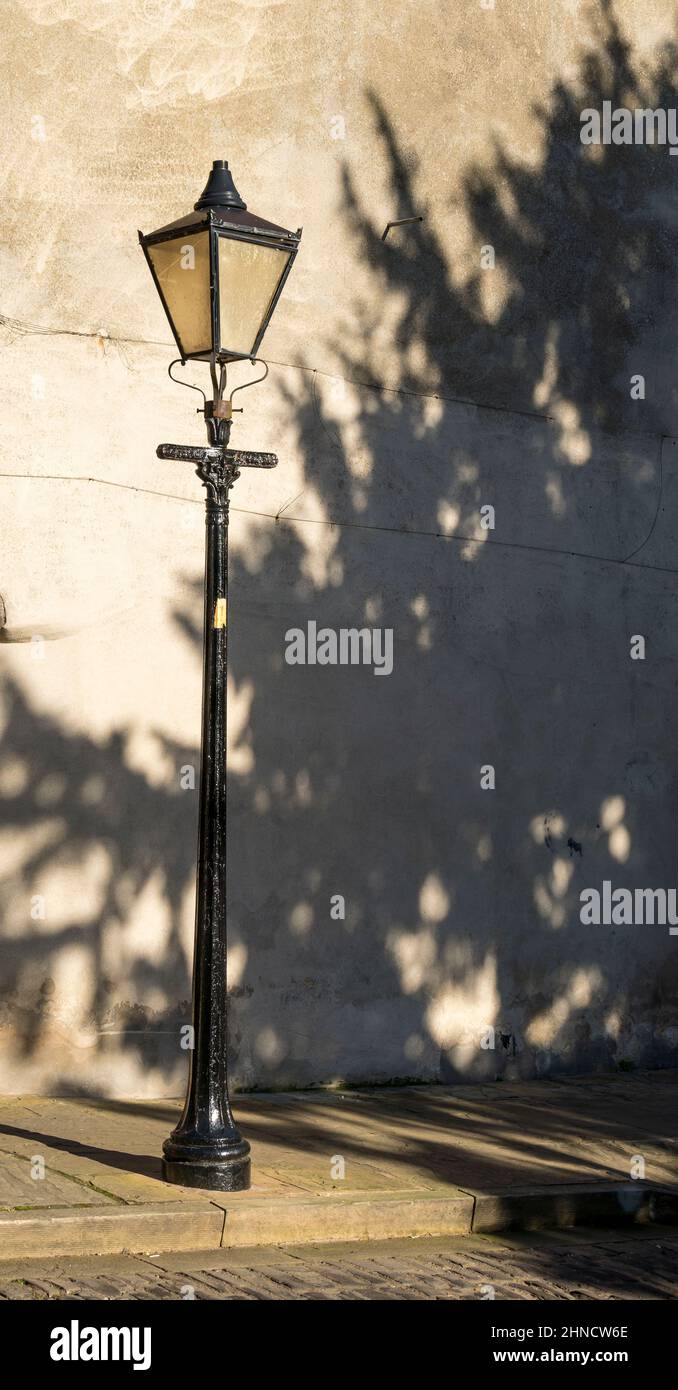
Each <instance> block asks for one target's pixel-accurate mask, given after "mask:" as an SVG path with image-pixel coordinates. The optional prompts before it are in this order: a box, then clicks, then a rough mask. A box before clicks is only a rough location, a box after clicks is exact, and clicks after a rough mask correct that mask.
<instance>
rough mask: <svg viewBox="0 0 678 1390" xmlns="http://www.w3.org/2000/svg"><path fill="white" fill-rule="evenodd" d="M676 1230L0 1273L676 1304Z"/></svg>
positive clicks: (288, 1291) (33, 1295)
mask: <svg viewBox="0 0 678 1390" xmlns="http://www.w3.org/2000/svg"><path fill="white" fill-rule="evenodd" d="M677 1297H678V1233H677V1232H676V1231H675V1230H674V1229H672V1228H669V1229H667V1228H662V1227H657V1228H654V1229H653V1230H651V1231H649V1230H647V1229H646V1230H645V1231H642V1230H640V1229H636V1230H635V1231H634V1232H632V1233H627V1232H624V1233H621V1232H619V1231H596V1232H595V1234H593V1233H591V1232H586V1233H584V1232H583V1231H578V1232H572V1233H569V1234H567V1235H565V1234H563V1233H562V1232H559V1233H558V1234H557V1235H548V1236H544V1235H539V1234H533V1235H532V1236H530V1237H529V1238H528V1237H526V1236H522V1237H510V1236H509V1237H498V1236H480V1237H478V1236H469V1237H466V1238H463V1237H446V1238H438V1239H437V1240H427V1239H422V1240H414V1241H413V1240H407V1241H402V1240H390V1241H383V1242H382V1241H377V1242H374V1243H373V1242H370V1243H369V1244H366V1243H365V1242H360V1243H358V1244H353V1245H342V1244H337V1245H331V1246H324V1247H314V1246H306V1247H303V1246H297V1247H293V1246H287V1247H276V1248H274V1249H271V1248H270V1247H269V1248H266V1249H260V1250H217V1251H194V1252H184V1253H183V1254H174V1255H171V1254H170V1255H157V1256H136V1257H130V1256H128V1257H121V1256H108V1257H106V1256H103V1257H99V1258H98V1259H93V1258H92V1257H91V1256H90V1257H89V1258H87V1257H85V1258H83V1257H80V1258H76V1259H65V1260H51V1261H50V1262H49V1264H47V1265H43V1264H42V1263H40V1262H39V1261H30V1262H29V1263H27V1262H26V1261H24V1262H23V1264H22V1265H21V1266H19V1265H16V1264H15V1265H14V1266H13V1267H12V1266H5V1267H4V1268H3V1267H2V1266H0V1301H6V1300H17V1299H21V1300H46V1299H62V1300H63V1299H73V1300H90V1299H94V1300H122V1301H129V1300H154V1301H158V1300H169V1299H181V1300H198V1301H201V1300H202V1301H210V1300H217V1301H221V1300H227V1299H244V1300H248V1301H253V1300H254V1301H270V1300H276V1301H277V1300H297V1301H298V1300H301V1301H310V1300H313V1301H319V1300H322V1301H327V1300H330V1301H336V1300H356V1301H364V1300H366V1299H370V1300H372V1299H375V1300H383V1299H401V1300H406V1301H410V1300H427V1301H428V1300H434V1301H435V1300H440V1299H444V1300H451V1299H460V1300H464V1299H466V1300H469V1299H495V1300H497V1301H504V1300H508V1301H523V1300H530V1301H534V1300H536V1301H540V1300H543V1299H553V1300H556V1299H557V1300H563V1301H574V1300H588V1299H605V1300H609V1299H652V1300H674V1299H676V1298H677Z"/></svg>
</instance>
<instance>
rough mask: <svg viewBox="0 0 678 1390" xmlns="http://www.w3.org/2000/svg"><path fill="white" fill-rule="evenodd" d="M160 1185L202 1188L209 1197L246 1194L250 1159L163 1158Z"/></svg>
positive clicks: (245, 1157) (237, 1157) (246, 1155)
mask: <svg viewBox="0 0 678 1390" xmlns="http://www.w3.org/2000/svg"><path fill="white" fill-rule="evenodd" d="M163 1181H165V1183H178V1184H179V1186H181V1187H203V1188H206V1190H208V1191H213V1193H246V1191H247V1188H249V1186H250V1155H249V1152H247V1154H245V1155H233V1156H232V1158H225V1156H224V1155H220V1158H213V1159H207V1161H206V1159H196V1158H185V1159H183V1158H182V1159H175V1158H164V1159H163Z"/></svg>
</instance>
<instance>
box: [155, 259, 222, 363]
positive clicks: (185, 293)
mask: <svg viewBox="0 0 678 1390" xmlns="http://www.w3.org/2000/svg"><path fill="white" fill-rule="evenodd" d="M147 250H148V255H149V258H150V261H151V264H152V266H153V269H154V271H155V274H156V276H157V279H158V284H159V285H160V288H161V290H162V293H163V295H164V297H165V303H166V304H167V308H168V310H169V314H170V317H171V319H172V322H173V324H174V328H175V330H176V334H177V337H178V339H179V342H180V344H181V348H182V351H183V353H184V355H185V356H187V357H188V356H190V355H191V354H193V353H198V352H210V351H211V349H212V313H211V303H210V251H209V233H208V232H207V231H204V232H194V233H192V234H190V235H189V236H179V237H176V238H173V239H172V240H171V241H159V242H156V244H155V245H154V246H148V247H147Z"/></svg>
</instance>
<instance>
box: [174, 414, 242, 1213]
mask: <svg viewBox="0 0 678 1390" xmlns="http://www.w3.org/2000/svg"><path fill="white" fill-rule="evenodd" d="M223 433H226V431H223ZM223 433H222V440H223V443H224V444H225V443H226V442H227V434H226V438H225V439H223ZM173 447H174V446H171V445H167V446H161V448H165V449H167V450H170V449H172V448H173ZM160 452H161V450H160V449H159V450H158V453H159V454H160ZM216 452H217V451H216V450H190V451H189V450H186V451H185V454H184V456H185V455H186V454H192V456H193V457H194V458H197V457H201V459H202V461H201V462H200V463H199V466H198V468H197V469H196V471H197V474H198V477H199V478H200V479H201V481H202V482H203V483H204V485H205V488H206V490H207V499H206V504H205V505H206V512H205V527H206V535H205V617H204V631H203V699H202V749H201V760H200V820H199V831H198V866H197V893H196V914H195V957H194V964H193V1030H194V1033H193V1048H192V1049H191V1052H190V1063H189V1078H188V1091H187V1095H186V1104H185V1106H184V1112H183V1115H182V1117H181V1119H180V1121H179V1124H178V1125H177V1127H176V1129H175V1130H173V1131H172V1133H171V1135H170V1137H169V1139H166V1140H165V1143H164V1144H163V1154H164V1158H163V1165H162V1166H163V1176H164V1178H165V1181H166V1182H174V1183H182V1184H183V1185H184V1186H185V1187H203V1188H212V1189H216V1190H218V1191H220V1192H236V1191H241V1190H243V1189H244V1188H248V1187H249V1185H250V1157H249V1154H250V1146H249V1144H248V1143H247V1140H246V1139H243V1138H242V1135H241V1134H240V1131H239V1130H238V1129H237V1127H236V1124H235V1121H234V1119H233V1114H232V1112H231V1104H230V1100H229V1095H228V1078H227V1061H226V1053H227V1041H228V1039H227V1000H226V673H227V643H228V637H227V633H228V628H227V620H228V504H229V491H230V488H231V487H232V486H233V483H234V482H235V479H236V478H237V477H238V469H237V466H236V462H235V457H229V454H228V452H227V451H226V450H225V449H224V450H223V452H222V454H221V456H220V457H211V458H210V457H208V455H209V454H216ZM164 456H168V455H164ZM170 456H172V457H177V456H178V455H177V453H176V452H174V453H173V454H172V455H170Z"/></svg>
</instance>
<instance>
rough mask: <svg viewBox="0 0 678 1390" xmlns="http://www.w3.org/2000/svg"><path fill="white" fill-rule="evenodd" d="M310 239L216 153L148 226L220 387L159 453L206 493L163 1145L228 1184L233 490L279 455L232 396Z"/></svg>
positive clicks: (167, 298)
mask: <svg viewBox="0 0 678 1390" xmlns="http://www.w3.org/2000/svg"><path fill="white" fill-rule="evenodd" d="M300 237H301V230H299V231H297V232H289V231H286V230H285V229H284V228H283V227H278V226H276V225H275V224H274V223H272V222H267V221H265V220H264V219H263V218H260V217H256V216H255V215H254V214H253V213H251V212H248V210H247V207H246V204H245V203H244V202H243V200H242V198H241V197H240V194H239V193H238V191H237V189H236V187H235V184H234V183H233V179H232V177H231V174H230V171H229V168H228V164H227V163H226V162H225V161H224V160H216V161H215V163H214V165H213V167H212V172H211V174H210V177H209V179H208V182H207V186H206V188H205V190H204V192H203V194H202V196H201V198H200V199H199V200H198V202H197V203H196V204H195V208H194V210H193V212H192V213H189V215H188V216H187V217H183V218H180V219H179V220H178V221H176V222H173V223H171V224H170V225H169V226H166V227H161V228H160V229H159V230H158V231H156V232H150V233H149V234H148V235H146V236H143V235H142V233H141V232H140V233H139V240H140V242H141V246H142V248H143V251H144V254H145V256H146V260H147V262H148V265H149V267H150V270H151V274H152V275H153V279H154V281H155V285H156V288H157V290H158V293H159V295H160V298H161V300H162V303H163V307H164V309H165V312H166V314H167V317H168V319H169V323H170V327H171V329H172V332H173V334H174V337H175V339H176V343H177V347H178V349H179V352H180V354H181V362H182V364H183V363H185V362H186V361H191V360H195V361H203V362H208V363H209V365H210V372H211V378H212V384H213V398H212V400H207V399H205V407H204V411H203V412H202V413H203V414H204V416H205V423H206V426H207V437H208V447H206V448H201V447H196V446H192V445H180V444H161V445H159V447H158V450H157V454H158V457H159V458H163V459H177V460H180V461H182V462H187V463H193V464H195V468H196V472H197V475H198V477H199V478H200V480H201V482H202V483H203V484H204V486H205V490H206V494H207V496H206V503H205V527H206V537H205V604H204V629H203V696H202V745H201V759H200V812H199V828H198V860H197V880H196V914H195V952H194V962H193V1005H192V1020H193V1038H192V1042H193V1046H192V1048H191V1050H190V1053H189V1058H190V1062H189V1078H188V1089H187V1094H186V1103H185V1106H184V1110H183V1114H182V1116H181V1119H180V1121H179V1123H178V1125H177V1127H176V1129H174V1130H173V1131H172V1133H171V1135H170V1136H169V1138H168V1139H166V1140H165V1143H164V1144H163V1155H164V1157H163V1176H164V1178H165V1181H166V1182H174V1183H181V1184H182V1185H184V1186H186V1187H202V1188H211V1189H213V1190H215V1189H216V1190H218V1191H221V1192H235V1191H242V1190H243V1189H245V1188H248V1187H249V1185H250V1157H249V1154H250V1146H249V1144H248V1142H247V1140H246V1139H243V1137H242V1135H241V1134H240V1131H239V1130H238V1128H237V1126H236V1124H235V1121H234V1119H233V1114H232V1111H231V1104H230V1100H229V1094H228V1076H227V999H226V675H227V630H228V629H227V621H228V508H229V494H230V490H231V488H232V487H233V484H234V483H235V481H236V479H237V478H238V477H239V476H240V470H241V469H242V468H273V467H275V465H276V463H277V459H276V457H275V455H274V454H262V453H250V452H243V451H241V450H237V449H229V447H228V444H229V437H230V433H231V421H232V413H233V407H232V403H231V399H232V398H231V399H224V396H225V390H226V375H227V368H228V365H229V363H231V362H235V361H247V360H249V361H252V362H253V361H255V360H258V359H257V352H258V349H259V345H260V343H261V340H262V338H263V336H264V333H265V331H266V328H267V326H268V323H269V320H270V318H271V314H272V313H273V310H274V308H275V305H276V303H277V301H278V298H279V297H280V293H281V291H282V288H283V285H284V283H285V280H286V278H287V276H288V274H289V271H290V269H291V266H292V263H293V261H294V258H295V256H296V253H297V249H298V246H299V240H300ZM172 365H174V364H172ZM186 384H187V383H186ZM236 389H242V388H236ZM232 394H233V393H232Z"/></svg>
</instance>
